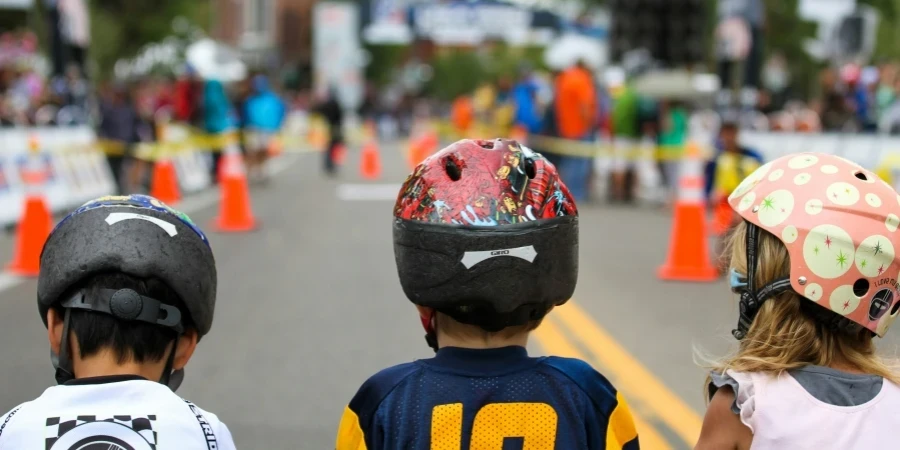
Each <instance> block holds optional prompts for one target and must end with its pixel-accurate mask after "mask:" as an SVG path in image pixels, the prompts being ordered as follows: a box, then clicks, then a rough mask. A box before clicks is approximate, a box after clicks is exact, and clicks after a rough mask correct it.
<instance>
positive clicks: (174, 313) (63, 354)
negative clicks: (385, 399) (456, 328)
mask: <svg viewBox="0 0 900 450" xmlns="http://www.w3.org/2000/svg"><path fill="white" fill-rule="evenodd" d="M116 292H118V291H117V290H113V289H103V290H101V301H100V302H97V303H94V304H87V303H86V302H85V296H84V293H83V292H79V293H78V294H76V295H75V296H73V297H72V298H71V299H69V300H67V301H66V302H63V303H62V305H63V307H64V309H65V313H64V314H65V315H64V318H63V332H62V333H63V334H62V339H61V340H60V343H59V354H58V355H57V354H55V353H53V352H52V351H51V352H50V361H51V362H52V363H53V367H54V368H55V369H56V383H57V384H65V383H67V382H69V381H72V380H74V379H75V371H74V369H73V367H72V356H71V355H70V352H69V328H70V324H71V321H72V320H71V318H72V314H71V312H72V309H73V308H75V309H85V310H89V311H94V312H102V313H105V314H111V315H113V316H115V314H113V313H112V312H111V311H110V306H109V305H110V298H112V296H113V294H115V293H116ZM141 299H142V301H143V302H145V304H147V303H149V306H150V308H147V309H151V310H158V311H163V310H165V311H166V312H167V313H168V314H167V315H166V319H156V316H154V317H153V318H152V319H151V318H143V317H141V318H138V319H137V320H138V321H143V322H149V323H154V322H156V324H158V325H162V326H168V327H169V328H171V329H173V330H175V331H176V333H177V335H176V337H175V340H174V341H173V343H172V351H171V352H170V353H169V356H168V358H167V359H166V365H165V368H164V369H163V373H162V376H161V377H160V380H159V382H160V383H161V384H164V385H166V386H168V387H169V389H171V390H172V392H175V391H176V390H178V388H179V387H180V386H181V383H182V382H183V381H184V369H178V370H175V371H173V370H172V366H173V365H174V364H175V351H176V350H177V349H178V340H179V339H180V338H181V334H182V332H183V330H184V328H183V326H182V325H181V314H180V312H179V311H178V309H177V308H175V307H171V306H169V305H164V304H162V303H161V302H159V301H158V300H155V299H152V298H148V297H141ZM104 300H105V301H104ZM98 305H99V307H98ZM435 342H436V341H435Z"/></svg>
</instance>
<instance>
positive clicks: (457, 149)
mask: <svg viewBox="0 0 900 450" xmlns="http://www.w3.org/2000/svg"><path fill="white" fill-rule="evenodd" d="M393 234H394V255H395V258H396V263H397V270H398V273H399V275H400V283H401V285H402V286H403V290H404V292H405V293H406V295H407V297H408V298H409V300H410V301H412V302H413V303H414V304H415V305H416V308H417V309H418V311H419V314H420V316H421V319H422V324H423V325H424V327H425V330H426V333H427V334H426V340H427V342H428V344H429V346H431V347H432V348H433V349H434V350H435V351H436V355H435V357H434V358H430V359H424V360H418V361H415V362H412V363H407V364H401V365H398V366H394V367H391V368H388V369H385V370H383V371H381V372H379V373H377V374H375V375H374V376H373V377H371V378H369V380H368V381H366V382H365V383H364V384H363V386H362V387H361V388H360V389H359V391H358V392H357V394H356V396H355V397H354V398H353V399H352V400H351V401H350V404H349V405H348V406H347V408H346V409H345V411H344V416H343V418H342V420H341V425H340V428H339V430H338V436H337V445H336V448H337V450H350V449H352V450H358V449H410V450H420V449H421V450H430V449H436V448H442V449H461V448H497V449H499V448H503V447H504V444H509V443H515V442H521V444H519V445H522V446H524V448H540V449H606V448H616V449H637V448H638V439H637V433H636V431H635V428H634V423H633V421H632V418H631V413H630V412H629V409H628V405H627V404H626V403H625V400H624V399H623V398H622V396H621V394H619V393H617V391H616V389H615V388H614V387H613V386H612V384H610V382H609V381H608V380H606V378H604V377H603V376H602V375H600V374H599V373H597V372H596V371H594V369H592V368H591V367H590V366H589V365H588V364H587V363H585V362H583V361H580V360H577V359H569V358H557V357H540V358H535V357H530V356H528V354H527V352H526V350H525V345H526V343H527V340H528V335H529V333H530V332H531V331H532V330H534V329H535V328H537V327H538V326H539V325H540V323H541V320H542V319H543V318H544V316H545V315H546V314H547V313H548V312H549V311H550V310H551V309H553V307H554V306H557V305H561V304H563V303H565V302H566V301H567V300H568V299H569V298H570V297H571V296H572V293H573V291H574V290H575V283H576V279H577V274H578V211H577V208H576V206H575V202H574V201H573V199H572V196H571V194H570V193H569V191H568V189H567V188H566V186H565V185H564V184H563V182H562V180H560V179H559V176H558V175H557V172H556V168H555V167H554V166H553V165H552V164H550V163H549V162H547V160H546V159H544V158H543V157H542V156H541V155H539V154H537V153H534V152H532V151H531V150H529V149H527V148H525V147H522V146H520V145H519V144H517V143H516V142H515V141H510V140H505V139H497V140H493V141H473V140H463V141H459V142H457V143H455V144H453V145H451V146H449V147H447V148H445V149H444V150H442V151H440V152H438V153H436V154H434V155H432V156H431V157H429V158H428V159H426V160H425V161H423V162H422V163H421V164H420V165H419V166H418V167H416V169H415V171H414V172H413V173H412V174H411V175H410V176H409V177H408V178H407V180H406V182H405V183H404V185H403V187H402V188H401V191H400V195H399V197H398V199H397V203H396V205H395V207H394V231H393Z"/></svg>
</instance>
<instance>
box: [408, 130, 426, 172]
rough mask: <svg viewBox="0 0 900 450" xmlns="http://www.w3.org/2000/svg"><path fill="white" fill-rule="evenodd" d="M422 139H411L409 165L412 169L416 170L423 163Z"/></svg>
mask: <svg viewBox="0 0 900 450" xmlns="http://www.w3.org/2000/svg"><path fill="white" fill-rule="evenodd" d="M422 147H423V145H422V138H421V137H412V138H410V139H409V151H408V152H407V163H409V167H410V168H411V169H415V168H416V166H418V165H419V163H420V162H422V158H421V156H422Z"/></svg>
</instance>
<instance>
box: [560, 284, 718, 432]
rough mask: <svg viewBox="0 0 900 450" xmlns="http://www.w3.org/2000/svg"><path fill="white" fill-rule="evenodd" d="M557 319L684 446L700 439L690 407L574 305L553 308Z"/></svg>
mask: <svg viewBox="0 0 900 450" xmlns="http://www.w3.org/2000/svg"><path fill="white" fill-rule="evenodd" d="M552 314H553V316H555V317H556V318H558V319H559V320H561V321H562V322H563V323H564V324H565V326H566V327H567V328H568V329H570V330H572V331H573V332H574V333H575V334H576V335H577V336H578V338H579V339H580V340H581V341H582V343H583V344H584V346H585V348H587V349H588V351H589V352H590V353H591V355H592V356H593V357H594V358H596V360H597V362H599V363H600V365H601V366H603V368H604V369H605V370H607V371H609V372H610V375H613V376H614V378H615V380H616V382H617V383H618V386H617V387H618V388H619V389H621V390H622V391H623V392H626V393H628V394H629V396H630V397H631V398H634V399H635V400H636V401H639V402H640V403H642V406H646V407H649V408H651V410H652V411H654V412H655V414H656V416H657V417H659V418H660V419H661V420H662V421H663V422H665V423H666V424H667V425H668V426H669V427H670V428H671V429H672V431H674V432H675V433H676V434H678V436H680V437H681V438H682V439H684V441H685V442H687V443H688V445H691V446H693V445H694V444H696V443H697V439H698V438H699V437H700V428H701V427H702V424H703V421H702V419H701V418H700V416H699V415H698V414H697V412H696V411H694V410H693V409H692V408H691V407H690V406H688V405H687V404H686V403H685V402H684V401H683V400H682V399H681V398H679V397H678V396H677V395H675V393H673V392H672V391H670V390H669V389H668V388H667V387H666V386H665V385H664V384H663V383H662V382H661V381H660V380H659V379H658V378H657V377H656V376H654V375H653V374H652V373H650V371H649V370H647V368H645V367H644V366H643V365H642V364H641V363H640V362H638V360H637V359H635V358H634V357H633V356H631V354H630V353H628V351H626V350H625V349H624V348H623V347H622V346H621V345H620V344H619V343H618V342H616V340H615V339H613V338H612V336H610V335H609V333H607V332H606V331H604V330H603V328H601V327H600V325H599V324H597V322H596V321H594V320H593V319H592V318H591V317H590V316H589V315H588V314H587V313H586V312H585V311H584V310H583V309H581V307H579V306H578V305H577V304H575V303H574V302H571V301H570V302H568V303H566V304H565V305H563V306H561V307H558V308H554V310H553V312H552Z"/></svg>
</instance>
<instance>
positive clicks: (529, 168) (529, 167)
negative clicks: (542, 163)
mask: <svg viewBox="0 0 900 450" xmlns="http://www.w3.org/2000/svg"><path fill="white" fill-rule="evenodd" d="M525 175H528V179H530V180H533V179H534V177H535V175H536V174H535V173H534V160H533V159H531V158H525Z"/></svg>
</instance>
